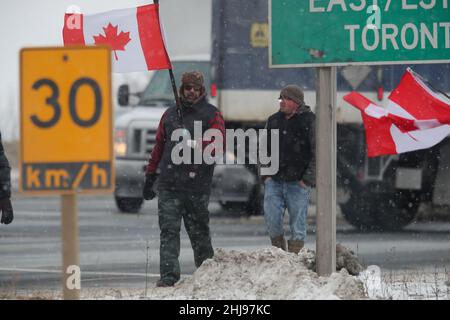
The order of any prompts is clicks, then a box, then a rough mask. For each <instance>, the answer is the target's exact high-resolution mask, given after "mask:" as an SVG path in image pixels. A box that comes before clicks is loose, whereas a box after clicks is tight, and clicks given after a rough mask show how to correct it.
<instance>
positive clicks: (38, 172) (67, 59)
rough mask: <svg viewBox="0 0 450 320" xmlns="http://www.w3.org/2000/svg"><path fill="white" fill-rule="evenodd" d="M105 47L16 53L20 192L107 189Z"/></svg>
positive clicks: (110, 177) (110, 174) (110, 172)
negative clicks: (18, 92) (18, 86)
mask: <svg viewBox="0 0 450 320" xmlns="http://www.w3.org/2000/svg"><path fill="white" fill-rule="evenodd" d="M110 57H111V56H110V50H109V49H108V48H106V47H64V48H59V47H58V48H26V49H22V50H21V52H20V82H21V84H20V98H21V110H20V124H21V128H20V132H21V152H20V154H21V156H20V169H21V170H20V171H21V174H20V190H21V191H23V192H38V193H40V192H44V193H59V194H63V193H72V192H75V191H76V192H90V191H111V190H112V188H113V182H114V166H113V163H112V162H113V141H112V132H113V124H112V110H111V60H110V59H111V58H110Z"/></svg>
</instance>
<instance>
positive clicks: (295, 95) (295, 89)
mask: <svg viewBox="0 0 450 320" xmlns="http://www.w3.org/2000/svg"><path fill="white" fill-rule="evenodd" d="M280 96H281V97H285V98H289V99H291V100H292V101H295V102H296V103H298V104H299V105H303V104H305V102H304V95H303V90H302V89H301V88H300V87H299V86H297V85H295V84H290V85H287V86H285V87H284V88H283V89H281V92H280Z"/></svg>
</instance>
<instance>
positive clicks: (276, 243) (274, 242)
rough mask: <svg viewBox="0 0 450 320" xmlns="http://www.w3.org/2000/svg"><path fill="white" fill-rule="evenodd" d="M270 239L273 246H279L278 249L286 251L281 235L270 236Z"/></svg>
mask: <svg viewBox="0 0 450 320" xmlns="http://www.w3.org/2000/svg"><path fill="white" fill-rule="evenodd" d="M270 241H271V242H272V245H273V246H274V247H277V248H280V249H282V250H284V251H286V241H285V240H284V236H283V235H281V236H276V237H273V238H270Z"/></svg>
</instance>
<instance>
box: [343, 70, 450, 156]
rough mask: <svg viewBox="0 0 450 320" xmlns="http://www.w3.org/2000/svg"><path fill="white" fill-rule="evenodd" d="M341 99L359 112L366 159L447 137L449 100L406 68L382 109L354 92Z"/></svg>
mask: <svg viewBox="0 0 450 320" xmlns="http://www.w3.org/2000/svg"><path fill="white" fill-rule="evenodd" d="M344 100H345V101H347V102H348V103H349V104H351V105H352V106H354V107H356V108H358V109H359V110H361V115H362V119H363V122H364V129H365V132H366V142H367V150H368V156H369V157H376V156H381V155H389V154H399V153H403V152H409V151H414V150H420V149H426V148H430V147H432V146H434V145H436V144H438V143H439V142H441V141H442V140H443V139H444V138H445V137H447V136H448V135H449V134H450V99H449V98H448V97H447V96H445V95H444V94H442V93H440V92H437V91H436V90H434V89H433V88H432V87H431V86H429V85H428V84H427V83H426V82H425V81H424V80H423V79H422V78H421V77H420V76H419V75H418V74H417V73H415V72H414V71H412V70H411V69H410V68H408V69H407V70H406V72H405V74H404V75H403V77H402V79H401V81H400V83H399V85H398V86H397V87H396V88H395V89H394V90H393V91H392V93H391V94H390V95H389V97H388V105H387V107H386V108H382V107H380V106H378V105H376V104H375V103H373V102H372V101H370V100H369V99H367V98H366V97H364V96H363V95H361V94H359V93H358V92H351V93H349V94H347V95H346V96H344Z"/></svg>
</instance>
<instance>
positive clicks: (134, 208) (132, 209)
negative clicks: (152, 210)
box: [116, 197, 144, 213]
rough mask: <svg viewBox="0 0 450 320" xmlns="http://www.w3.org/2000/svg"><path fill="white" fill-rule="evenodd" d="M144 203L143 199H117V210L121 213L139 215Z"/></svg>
mask: <svg viewBox="0 0 450 320" xmlns="http://www.w3.org/2000/svg"><path fill="white" fill-rule="evenodd" d="M143 202H144V199H143V198H121V197H116V205H117V208H119V210H120V211H121V212H126V213H138V212H139V210H140V209H141V207H142V203H143Z"/></svg>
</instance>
